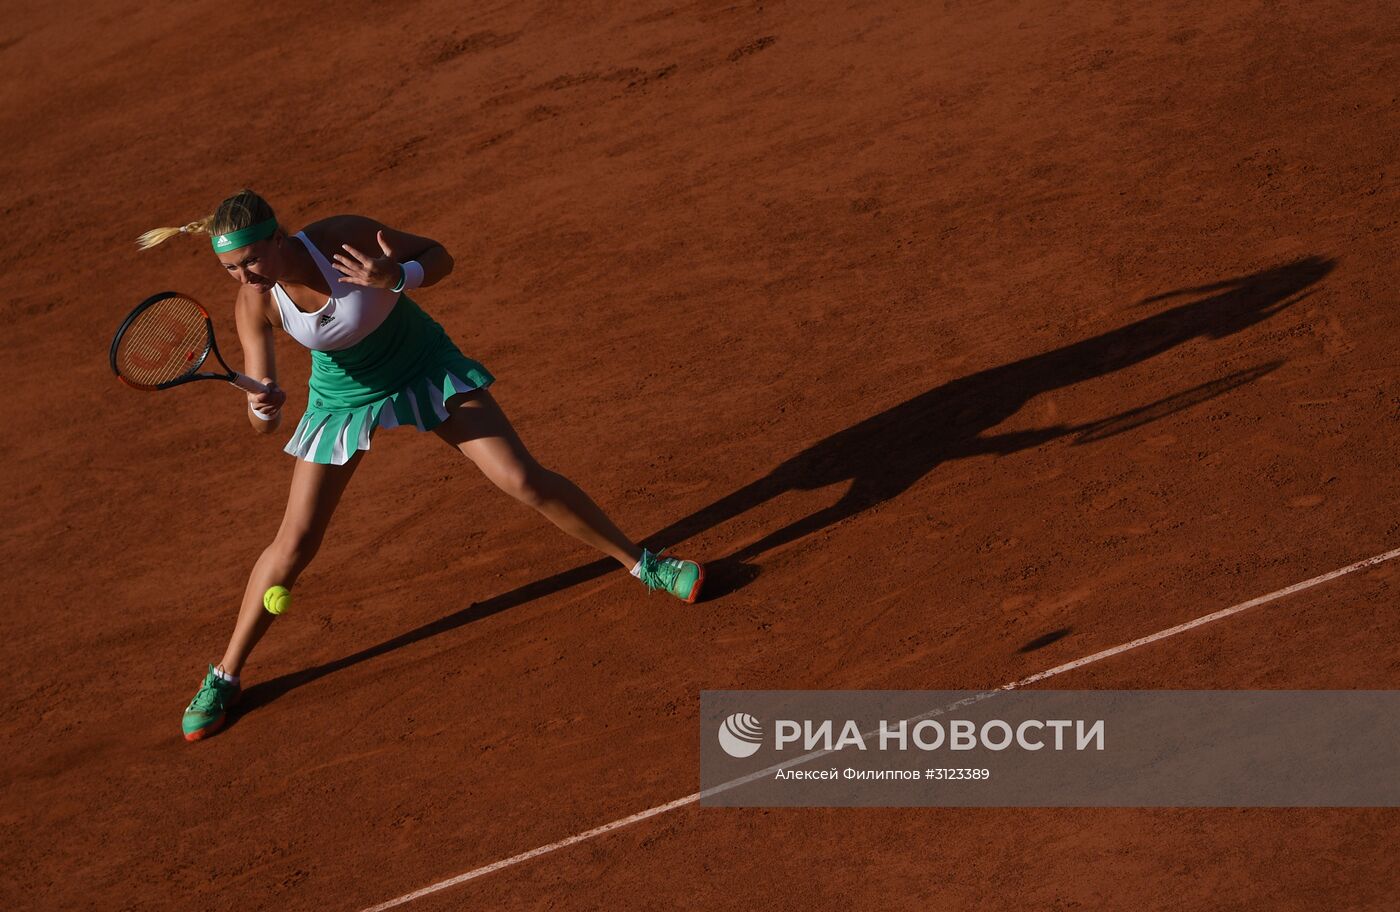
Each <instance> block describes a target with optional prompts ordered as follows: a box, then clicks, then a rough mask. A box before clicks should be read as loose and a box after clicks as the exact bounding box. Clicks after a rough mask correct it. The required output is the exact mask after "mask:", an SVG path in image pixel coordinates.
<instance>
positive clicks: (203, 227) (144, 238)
mask: <svg viewBox="0 0 1400 912" xmlns="http://www.w3.org/2000/svg"><path fill="white" fill-rule="evenodd" d="M213 221H214V216H212V215H206V216H205V217H204V218H202V219H199V220H198V221H194V222H190V223H189V224H188V225H182V226H181V227H179V228H152V229H151V230H150V231H147V232H146V233H145V234H143V235H141V236H140V237H139V238H137V239H136V246H137V247H140V248H141V249H142V250H150V249H151V248H152V247H154V246H156V245H157V244H164V243H165V242H166V241H168V240H170V239H171V238H173V237H175V236H176V235H177V234H208V233H209V226H210V224H212V223H213Z"/></svg>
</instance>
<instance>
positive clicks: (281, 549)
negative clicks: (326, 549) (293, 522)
mask: <svg viewBox="0 0 1400 912" xmlns="http://www.w3.org/2000/svg"><path fill="white" fill-rule="evenodd" d="M320 547H321V537H320V536H319V535H317V534H316V533H315V532H314V531H313V530H311V529H282V530H281V531H279V532H278V533H277V538H276V539H275V540H274V541H273V542H272V545H271V546H270V547H269V548H268V550H269V551H271V552H272V556H273V559H274V560H275V561H276V562H277V564H278V565H279V566H280V567H282V568H283V569H284V571H285V572H287V573H292V574H295V573H299V572H301V570H303V569H304V568H305V567H306V565H307V564H309V563H311V559H312V558H313V557H315V556H316V551H317V549H318V548H320Z"/></svg>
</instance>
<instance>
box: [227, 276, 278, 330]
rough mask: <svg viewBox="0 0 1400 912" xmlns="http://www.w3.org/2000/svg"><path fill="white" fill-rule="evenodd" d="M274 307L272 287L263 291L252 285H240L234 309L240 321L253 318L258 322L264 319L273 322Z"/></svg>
mask: <svg viewBox="0 0 1400 912" xmlns="http://www.w3.org/2000/svg"><path fill="white" fill-rule="evenodd" d="M272 309H273V308H272V290H271V289H268V290H267V291H263V290H261V289H259V288H256V287H254V286H252V285H242V286H240V287H239V289H238V297H237V298H236V299H235V300H234V310H235V314H236V316H237V317H238V319H239V321H243V320H252V321H254V322H256V321H258V320H262V321H263V322H267V323H271V322H272V317H271V315H270V314H271V311H272Z"/></svg>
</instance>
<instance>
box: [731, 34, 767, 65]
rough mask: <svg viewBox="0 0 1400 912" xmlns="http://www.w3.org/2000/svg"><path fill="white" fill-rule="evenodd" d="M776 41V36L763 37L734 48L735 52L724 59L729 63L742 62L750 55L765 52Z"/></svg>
mask: <svg viewBox="0 0 1400 912" xmlns="http://www.w3.org/2000/svg"><path fill="white" fill-rule="evenodd" d="M777 40H778V36H777V35H764V36H763V37H762V38H758V39H756V40H754V41H750V42H749V43H748V44H746V45H744V46H743V47H741V48H736V49H735V50H733V51H731V52H730V54H729V56H728V57H727V58H725V59H727V60H728V61H729V62H730V63H738V62H739V61H740V60H743V59H744V58H745V57H748V56H749V55H750V54H757V53H758V52H759V51H764V50H767V49H768V48H770V47H772V46H773V44H774V42H776V41H777Z"/></svg>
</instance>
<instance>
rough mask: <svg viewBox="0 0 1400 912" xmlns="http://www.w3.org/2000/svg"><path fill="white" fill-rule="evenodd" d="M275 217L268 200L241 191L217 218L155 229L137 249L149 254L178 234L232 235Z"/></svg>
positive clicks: (221, 208) (223, 205)
mask: <svg viewBox="0 0 1400 912" xmlns="http://www.w3.org/2000/svg"><path fill="white" fill-rule="evenodd" d="M275 217H276V215H275V213H273V211H272V207H271V206H269V205H268V204H267V200H265V199H263V198H262V197H261V196H258V195H257V194H256V193H254V192H253V191H252V190H246V189H245V190H240V191H238V192H237V193H235V194H234V195H233V196H230V197H229V198H228V199H226V200H224V201H223V202H222V203H220V204H219V208H217V209H215V210H214V214H213V215H206V216H205V217H204V218H202V219H196V220H195V221H193V222H190V223H189V224H188V225H181V226H180V227H178V228H152V229H151V230H150V231H147V232H146V233H145V234H143V235H141V236H140V237H139V238H137V239H136V246H137V247H140V248H141V249H142V250H149V249H150V248H152V247H154V246H156V245H157V244H163V243H165V242H166V241H168V240H170V239H171V238H173V237H175V236H176V235H178V234H229V233H230V232H234V231H238V230H240V229H243V228H248V227H250V226H252V225H256V224H257V223H258V222H265V221H267V220H268V219H270V218H275Z"/></svg>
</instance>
